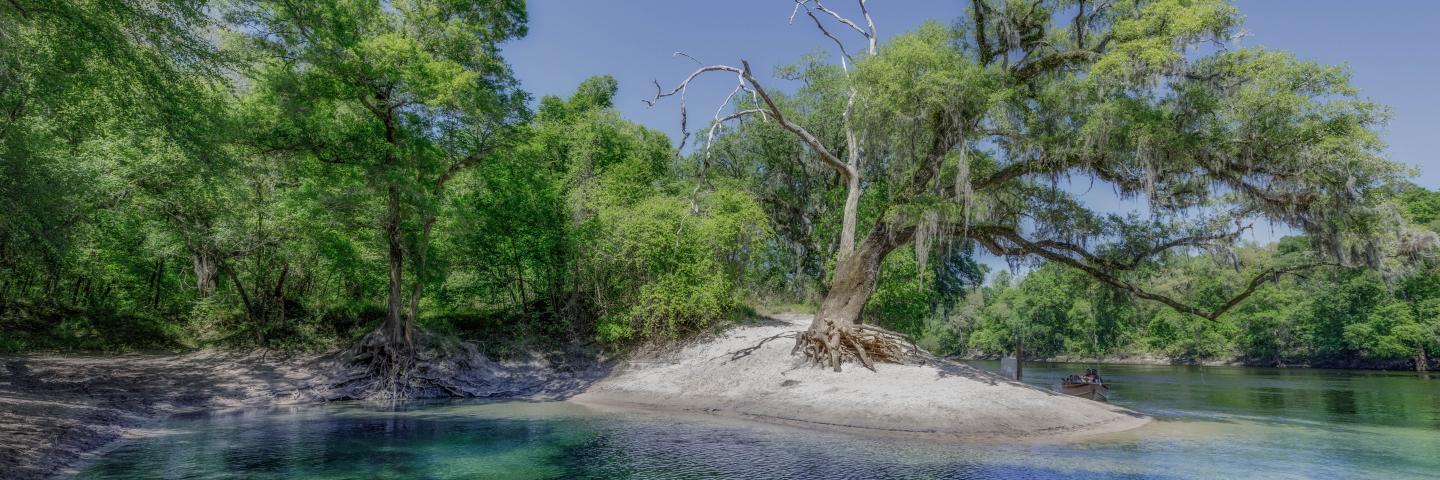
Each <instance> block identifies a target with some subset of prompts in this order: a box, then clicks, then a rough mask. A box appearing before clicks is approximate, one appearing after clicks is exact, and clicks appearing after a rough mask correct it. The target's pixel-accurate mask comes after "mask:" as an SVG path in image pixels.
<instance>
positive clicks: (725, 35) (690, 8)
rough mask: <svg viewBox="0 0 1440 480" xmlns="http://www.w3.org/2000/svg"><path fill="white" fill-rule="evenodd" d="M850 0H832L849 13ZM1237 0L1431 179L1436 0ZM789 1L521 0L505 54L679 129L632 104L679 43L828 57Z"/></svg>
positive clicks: (702, 118)
mask: <svg viewBox="0 0 1440 480" xmlns="http://www.w3.org/2000/svg"><path fill="white" fill-rule="evenodd" d="M853 3H854V2H851V1H847V0H829V1H828V2H827V5H828V6H830V7H831V8H835V9H836V10H840V11H841V12H842V13H846V14H849V13H851V12H854V11H855V7H854V5H853ZM967 3H968V2H965V1H963V0H871V1H870V2H869V5H870V6H871V12H872V14H873V16H874V18H875V23H876V28H877V30H878V31H879V32H880V36H881V37H883V38H888V37H890V36H893V35H896V34H898V33H903V32H906V31H909V30H912V29H914V28H915V27H916V26H918V25H920V24H921V23H922V22H924V21H926V20H936V21H939V22H943V23H951V22H953V21H954V20H955V19H956V18H958V17H960V16H961V15H963V14H964V5H966V4H967ZM1234 3H1235V4H1236V5H1237V6H1238V7H1239V9H1240V12H1241V14H1242V15H1244V16H1245V18H1246V22H1245V26H1244V29H1245V30H1246V31H1247V32H1248V36H1247V37H1245V38H1244V39H1243V40H1242V42H1241V45H1242V46H1263V47H1266V48H1272V49H1282V50H1287V51H1290V52H1293V53H1295V54H1296V55H1297V56H1299V57H1300V58H1302V59H1307V60H1314V61H1317V62H1320V63H1325V64H1347V65H1348V66H1349V67H1350V69H1351V72H1352V75H1353V79H1352V80H1353V83H1354V84H1355V85H1356V86H1358V87H1359V88H1360V90H1361V92H1362V93H1361V94H1362V95H1363V96H1365V97H1368V98H1370V99H1372V100H1375V101H1377V102H1380V103H1382V104H1385V105H1388V106H1390V108H1391V109H1392V113H1393V117H1392V120H1391V121H1390V123H1389V125H1388V126H1387V127H1386V128H1385V130H1384V132H1383V134H1384V138H1385V140H1386V141H1387V143H1388V144H1389V148H1388V154H1389V156H1390V158H1391V159H1393V160H1396V161H1399V162H1402V163H1405V164H1408V165H1413V166H1416V167H1418V169H1419V170H1420V174H1419V176H1418V177H1416V179H1415V182H1416V183H1418V184H1420V185H1423V186H1425V187H1427V188H1432V189H1433V188H1440V91H1437V89H1436V86H1437V85H1440V35H1437V30H1440V0H1236V1H1235V2H1234ZM792 5H793V3H792V0H703V1H702V0H665V1H661V0H617V1H597V0H578V1H576V0H530V2H529V9H530V34H529V36H527V37H526V38H524V39H522V40H518V41H515V42H513V43H511V44H510V45H508V46H507V47H506V48H505V52H504V53H505V57H506V59H507V60H508V61H509V62H510V63H511V65H513V66H514V68H515V71H516V74H517V76H518V77H519V79H520V80H521V82H522V85H523V88H525V89H526V90H527V91H529V92H531V93H532V94H534V95H535V96H536V98H539V97H540V96H542V95H562V96H563V95H568V94H569V93H570V92H571V91H573V89H574V88H575V86H576V85H577V84H579V83H580V81H581V80H584V79H585V78H586V77H589V76H591V75H598V74H610V75H613V76H615V78H616V79H617V80H618V81H619V82H620V92H619V94H618V96H617V99H616V106H617V107H618V108H619V109H620V111H621V113H622V114H623V115H624V116H625V117H626V118H628V119H631V120H633V121H636V122H640V123H642V124H645V125H647V126H649V127H651V128H655V129H658V130H662V131H665V132H668V133H669V134H670V135H671V138H672V139H678V133H679V130H680V128H679V113H678V104H677V102H675V101H673V99H668V100H667V101H665V102H662V103H660V104H659V105H657V106H656V107H654V108H649V107H646V106H645V105H644V104H643V103H641V100H642V99H647V98H649V97H650V96H652V95H654V93H655V86H654V84H652V83H651V81H652V80H658V81H659V82H660V83H661V84H662V85H665V86H666V88H667V89H668V88H670V87H672V86H674V85H675V84H676V82H678V81H680V80H681V79H682V78H683V77H684V76H686V75H688V74H689V73H690V72H691V71H692V70H693V69H694V67H695V64H694V62H692V61H690V60H688V59H684V58H676V57H673V56H672V54H673V53H674V52H676V51H683V52H685V53H687V54H690V55H692V56H694V57H696V58H698V59H700V60H701V61H702V62H706V63H727V64H739V61H740V59H742V58H743V59H746V60H749V61H750V63H751V65H752V66H753V67H754V68H755V69H756V70H757V71H760V72H769V71H772V69H773V68H774V67H775V66H778V65H785V64H789V63H793V62H795V61H796V60H797V59H799V58H800V57H801V56H803V55H805V54H807V53H811V52H817V51H820V52H824V53H827V54H831V55H833V52H834V49H833V44H831V43H829V40H828V39H826V38H825V37H823V36H822V35H820V34H819V33H818V32H817V31H816V30H815V28H814V26H813V24H810V23H808V19H807V18H805V17H804V16H803V14H802V15H801V16H800V17H799V18H796V21H795V24H794V25H789V24H787V20H788V17H789V15H790V11H791V6H792ZM842 38H847V39H849V38H853V37H842ZM852 45H855V46H859V43H858V42H857V43H854V44H852ZM732 88H734V79H733V78H730V77H725V76H723V75H715V76H714V77H712V78H709V79H708V81H705V82H698V83H696V84H694V85H693V86H692V87H691V89H690V100H689V105H690V108H689V111H690V115H691V121H690V125H691V128H692V131H695V130H698V129H703V128H704V125H705V124H706V123H708V120H709V118H710V116H711V115H712V114H713V113H714V111H715V108H716V107H717V106H719V103H720V101H721V100H722V98H723V97H724V96H725V95H726V94H728V93H729V92H730V90H731V89H732ZM1082 188H1083V186H1082ZM1097 190H1098V189H1097ZM1103 197H1104V195H1095V194H1092V195H1087V202H1090V203H1092V205H1093V206H1095V207H1097V208H1101V209H1102V210H1124V209H1125V205H1123V204H1119V202H1118V201H1117V200H1114V199H1113V197H1112V198H1108V199H1107V198H1103ZM1107 204H1109V205H1107ZM1287 232H1288V230H1287V229H1284V228H1278V229H1271V228H1270V227H1263V226H1259V225H1257V228H1256V231H1255V232H1254V234H1253V235H1252V236H1251V238H1250V239H1251V240H1254V241H1258V242H1261V243H1264V242H1266V241H1269V240H1270V239H1273V238H1274V237H1275V236H1277V235H1284V234H1286V233H1287ZM988 260H992V261H993V260H994V259H988ZM986 263H992V262H990V261H987V262H986Z"/></svg>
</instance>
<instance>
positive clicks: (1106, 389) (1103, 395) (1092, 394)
mask: <svg viewBox="0 0 1440 480" xmlns="http://www.w3.org/2000/svg"><path fill="white" fill-rule="evenodd" d="M1060 393H1064V394H1066V395H1074V396H1077V397H1080V398H1088V399H1091V400H1095V401H1097V402H1104V401H1106V399H1108V398H1110V386H1109V385H1107V384H1104V383H1083V382H1082V383H1062V384H1060Z"/></svg>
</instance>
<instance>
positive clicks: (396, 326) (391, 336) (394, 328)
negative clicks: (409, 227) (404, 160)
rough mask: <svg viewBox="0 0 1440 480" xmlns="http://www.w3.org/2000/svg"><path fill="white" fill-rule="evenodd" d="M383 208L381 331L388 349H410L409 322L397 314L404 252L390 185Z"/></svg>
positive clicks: (396, 200) (396, 204)
mask: <svg viewBox="0 0 1440 480" xmlns="http://www.w3.org/2000/svg"><path fill="white" fill-rule="evenodd" d="M386 204H387V205H386V214H385V232H386V239H387V241H388V243H389V246H390V296H389V310H388V311H387V312H386V315H385V325H384V326H383V327H381V329H382V331H383V332H384V334H385V338H386V340H387V341H388V342H389V343H390V344H391V345H392V346H399V347H402V349H404V348H408V347H409V346H410V330H411V322H412V321H413V319H411V318H409V317H408V316H406V315H402V313H401V309H402V308H403V302H404V300H403V298H402V294H401V289H402V286H403V285H402V281H403V280H404V277H403V275H404V271H405V250H404V248H403V245H402V244H401V240H402V239H401V237H400V187H399V186H397V185H395V184H394V183H391V184H390V187H389V189H388V198H387V200H386Z"/></svg>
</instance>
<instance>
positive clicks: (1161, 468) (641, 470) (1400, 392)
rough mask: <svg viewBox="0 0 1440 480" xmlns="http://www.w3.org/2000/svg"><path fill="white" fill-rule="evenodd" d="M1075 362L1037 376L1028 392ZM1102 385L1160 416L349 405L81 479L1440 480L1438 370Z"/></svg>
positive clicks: (256, 422) (167, 442)
mask: <svg viewBox="0 0 1440 480" xmlns="http://www.w3.org/2000/svg"><path fill="white" fill-rule="evenodd" d="M978 363H979V365H980V366H982V367H986V368H995V367H996V365H995V364H993V363H985V362H978ZM1080 368H1081V366H1079V365H1070V366H1051V365H1041V364H1027V366H1026V374H1027V379H1026V380H1027V381H1028V382H1031V383H1035V384H1039V385H1045V384H1049V383H1052V382H1054V381H1055V380H1056V379H1058V378H1060V377H1061V376H1063V373H1067V372H1069V371H1078V370H1079V369H1080ZM1101 373H1102V374H1104V375H1105V376H1106V378H1107V380H1109V381H1110V382H1112V383H1113V384H1114V386H1115V388H1114V398H1113V402H1114V403H1117V404H1120V405H1124V406H1127V407H1130V408H1134V409H1136V410H1140V411H1143V412H1146V413H1149V414H1152V415H1154V416H1155V417H1156V418H1157V421H1156V422H1153V423H1151V424H1150V425H1148V426H1146V427H1143V428H1140V429H1137V430H1132V431H1130V432H1125V433H1121V434H1114V435H1109V436H1105V437H1101V438H1091V439H1087V440H1083V441H1078V442H1072V443H1059V444H1054V443H1051V444H1035V443H1015V444H1002V445H955V444H939V443H930V442H921V441H913V440H910V441H900V440H883V439H870V438H858V437H852V436H847V435H842V434H833V433H817V432H813V431H807V430H799V429H791V428H784V427H772V426H765V425H755V424H748V423H736V422H730V421H724V420H720V419H713V418H708V417H686V416H670V415H660V414H642V413H616V412H597V411H592V410H589V409H587V408H584V407H580V406H576V405H571V404H567V403H525V402H507V403H475V402H451V403H431V404H409V405H406V406H405V407H403V408H398V409H395V408H381V407H376V406H371V405H359V404H347V405H329V406H319V407H314V406H312V407H303V408H295V409H281V410H268V411H250V412H241V413H232V414H216V415H204V416H193V417H184V418H176V419H174V420H172V421H170V422H169V423H167V424H166V425H165V428H163V429H161V430H158V431H155V432H150V433H149V434H148V435H146V436H144V437H142V438H139V439H136V440H134V441H131V442H128V443H125V444H123V445H122V446H120V447H118V448H116V449H115V450H112V451H111V452H109V453H107V454H106V455H104V456H102V457H101V458H100V460H99V461H97V462H96V463H94V464H92V465H91V466H89V467H88V468H87V469H86V470H84V471H83V472H82V473H81V474H80V477H81V478H121V479H130V478H136V479H138V478H146V479H149V478H205V479H210V478H246V479H251V478H254V479H279V478H324V479H329V478H336V479H338V478H434V479H449V478H457V479H458V478H565V479H569V478H604V479H610V478H745V479H753V478H857V479H858V478H867V479H868V478H896V479H900V478H953V479H989V478H1007V479H1009V478H1022V479H1051V478H1083V479H1140V478H1162V479H1183V478H1223V479H1237V478H1267V479H1268V478H1385V479H1393V478H1440V375H1433V374H1432V375H1431V376H1429V377H1426V376H1423V375H1417V374H1414V373H1398V372H1389V373H1387V372H1365V371H1323V370H1284V369H1253V368H1216V367H1204V368H1202V367H1169V366H1107V367H1104V368H1102V369H1101Z"/></svg>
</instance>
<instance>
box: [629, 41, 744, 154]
mask: <svg viewBox="0 0 1440 480" xmlns="http://www.w3.org/2000/svg"><path fill="white" fill-rule="evenodd" d="M675 55H676V56H685V57H686V58H689V59H691V60H695V57H691V56H689V55H685V54H684V53H681V52H676V53H675ZM696 61H697V62H698V61H699V60H696ZM706 72H733V73H735V74H736V75H737V76H740V75H743V74H742V73H741V71H740V69H738V68H735V67H732V66H729V65H710V66H704V67H700V68H698V69H696V70H695V71H694V72H691V73H690V76H688V77H685V80H684V81H682V82H680V84H679V85H676V86H675V88H673V89H671V90H670V91H668V92H667V91H665V90H664V87H661V86H660V82H658V81H656V82H655V96H654V97H653V98H651V99H649V100H641V101H642V102H645V105H647V106H651V107H653V106H655V102H658V101H660V99H662V98H665V97H670V96H675V95H679V96H680V146H679V147H676V149H675V152H676V155H679V153H680V152H682V151H684V150H685V144H686V143H687V142H688V141H689V140H690V125H689V122H690V119H689V115H688V113H687V112H686V106H685V94H686V93H687V92H688V91H689V89H690V82H691V81H694V80H695V78H696V77H699V76H700V75H702V74H704V73H706ZM741 83H742V85H743V80H742V82H741ZM727 102H728V100H727Z"/></svg>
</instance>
